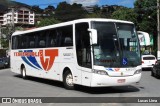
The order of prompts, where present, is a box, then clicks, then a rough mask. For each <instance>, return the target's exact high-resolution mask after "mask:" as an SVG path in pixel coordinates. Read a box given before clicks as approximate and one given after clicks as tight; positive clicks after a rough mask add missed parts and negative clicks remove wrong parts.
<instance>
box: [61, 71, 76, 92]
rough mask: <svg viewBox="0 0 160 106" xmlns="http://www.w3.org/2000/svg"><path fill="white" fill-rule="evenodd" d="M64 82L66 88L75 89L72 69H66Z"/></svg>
mask: <svg viewBox="0 0 160 106" xmlns="http://www.w3.org/2000/svg"><path fill="white" fill-rule="evenodd" d="M63 83H64V87H65V88H66V89H69V90H72V89H74V84H73V76H72V74H71V72H70V71H66V72H65V73H64V75H63Z"/></svg>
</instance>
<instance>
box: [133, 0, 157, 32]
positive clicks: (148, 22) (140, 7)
mask: <svg viewBox="0 0 160 106" xmlns="http://www.w3.org/2000/svg"><path fill="white" fill-rule="evenodd" d="M156 1H157V0H143V2H142V0H136V1H135V3H134V7H135V8H134V9H135V12H136V13H137V15H138V18H137V21H138V22H137V26H138V30H142V31H146V32H149V33H154V32H156V29H157V26H156V25H157V20H156V19H157V15H156V14H157V11H156V10H157V8H156V5H157V4H156Z"/></svg>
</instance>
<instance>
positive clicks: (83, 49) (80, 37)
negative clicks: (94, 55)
mask: <svg viewBox="0 0 160 106" xmlns="http://www.w3.org/2000/svg"><path fill="white" fill-rule="evenodd" d="M88 28H89V25H88V23H79V24H76V26H75V29H76V31H75V32H76V36H75V38H76V55H77V65H76V68H77V70H78V71H79V72H80V73H81V81H82V82H81V83H82V85H90V81H91V72H92V68H91V67H92V65H91V46H90V37H89V31H88Z"/></svg>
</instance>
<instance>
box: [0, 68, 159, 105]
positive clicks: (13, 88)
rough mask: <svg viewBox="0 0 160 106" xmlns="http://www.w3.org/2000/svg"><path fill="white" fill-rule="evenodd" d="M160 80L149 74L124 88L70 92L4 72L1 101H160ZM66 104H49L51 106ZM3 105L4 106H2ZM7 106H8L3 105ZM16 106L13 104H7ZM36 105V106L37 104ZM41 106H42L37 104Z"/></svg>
mask: <svg viewBox="0 0 160 106" xmlns="http://www.w3.org/2000/svg"><path fill="white" fill-rule="evenodd" d="M159 90H160V79H157V78H154V77H152V76H151V72H150V71H149V70H148V71H147V70H146V71H143V72H142V79H141V81H140V83H138V84H133V85H130V86H123V87H103V88H89V87H84V86H77V87H76V89H75V90H66V89H65V88H64V86H63V83H61V82H57V81H52V80H46V79H40V78H33V77H29V78H28V79H27V80H24V79H22V78H21V77H20V76H19V75H17V74H15V73H12V72H11V71H10V69H0V97H160V91H159ZM53 104H54V106H59V105H64V104H63V103H52V104H46V105H48V106H50V105H53ZM109 104H110V105H111V106H124V105H126V106H137V105H141V106H143V105H144V106H146V105H148V106H159V105H160V104H157V103H154V104H151V103H147V104H146V103H138V104H137V103H136V104H134V103H124V104H121V103H109ZM109 104H106V103H87V104H86V103H78V104H75V103H71V104H70V103H69V104H65V105H66V106H72V105H73V106H75V105H78V106H86V105H87V106H108V105H109ZM0 105H1V104H0ZM3 105H5V104H3ZM8 105H13V104H7V105H6V106H8ZM25 105H26V106H27V104H25ZM34 105H35V104H34ZM37 105H39V104H37Z"/></svg>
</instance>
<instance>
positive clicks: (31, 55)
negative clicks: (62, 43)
mask: <svg viewBox="0 0 160 106" xmlns="http://www.w3.org/2000/svg"><path fill="white" fill-rule="evenodd" d="M14 56H21V58H22V60H23V61H24V62H25V63H26V64H28V65H29V66H31V67H32V68H35V69H38V70H45V71H49V70H50V69H51V68H52V66H53V64H54V60H55V57H56V56H58V49H46V50H39V52H33V50H24V51H19V52H15V53H14ZM36 57H39V59H40V64H41V65H40V64H39V63H38V62H37V59H36Z"/></svg>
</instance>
